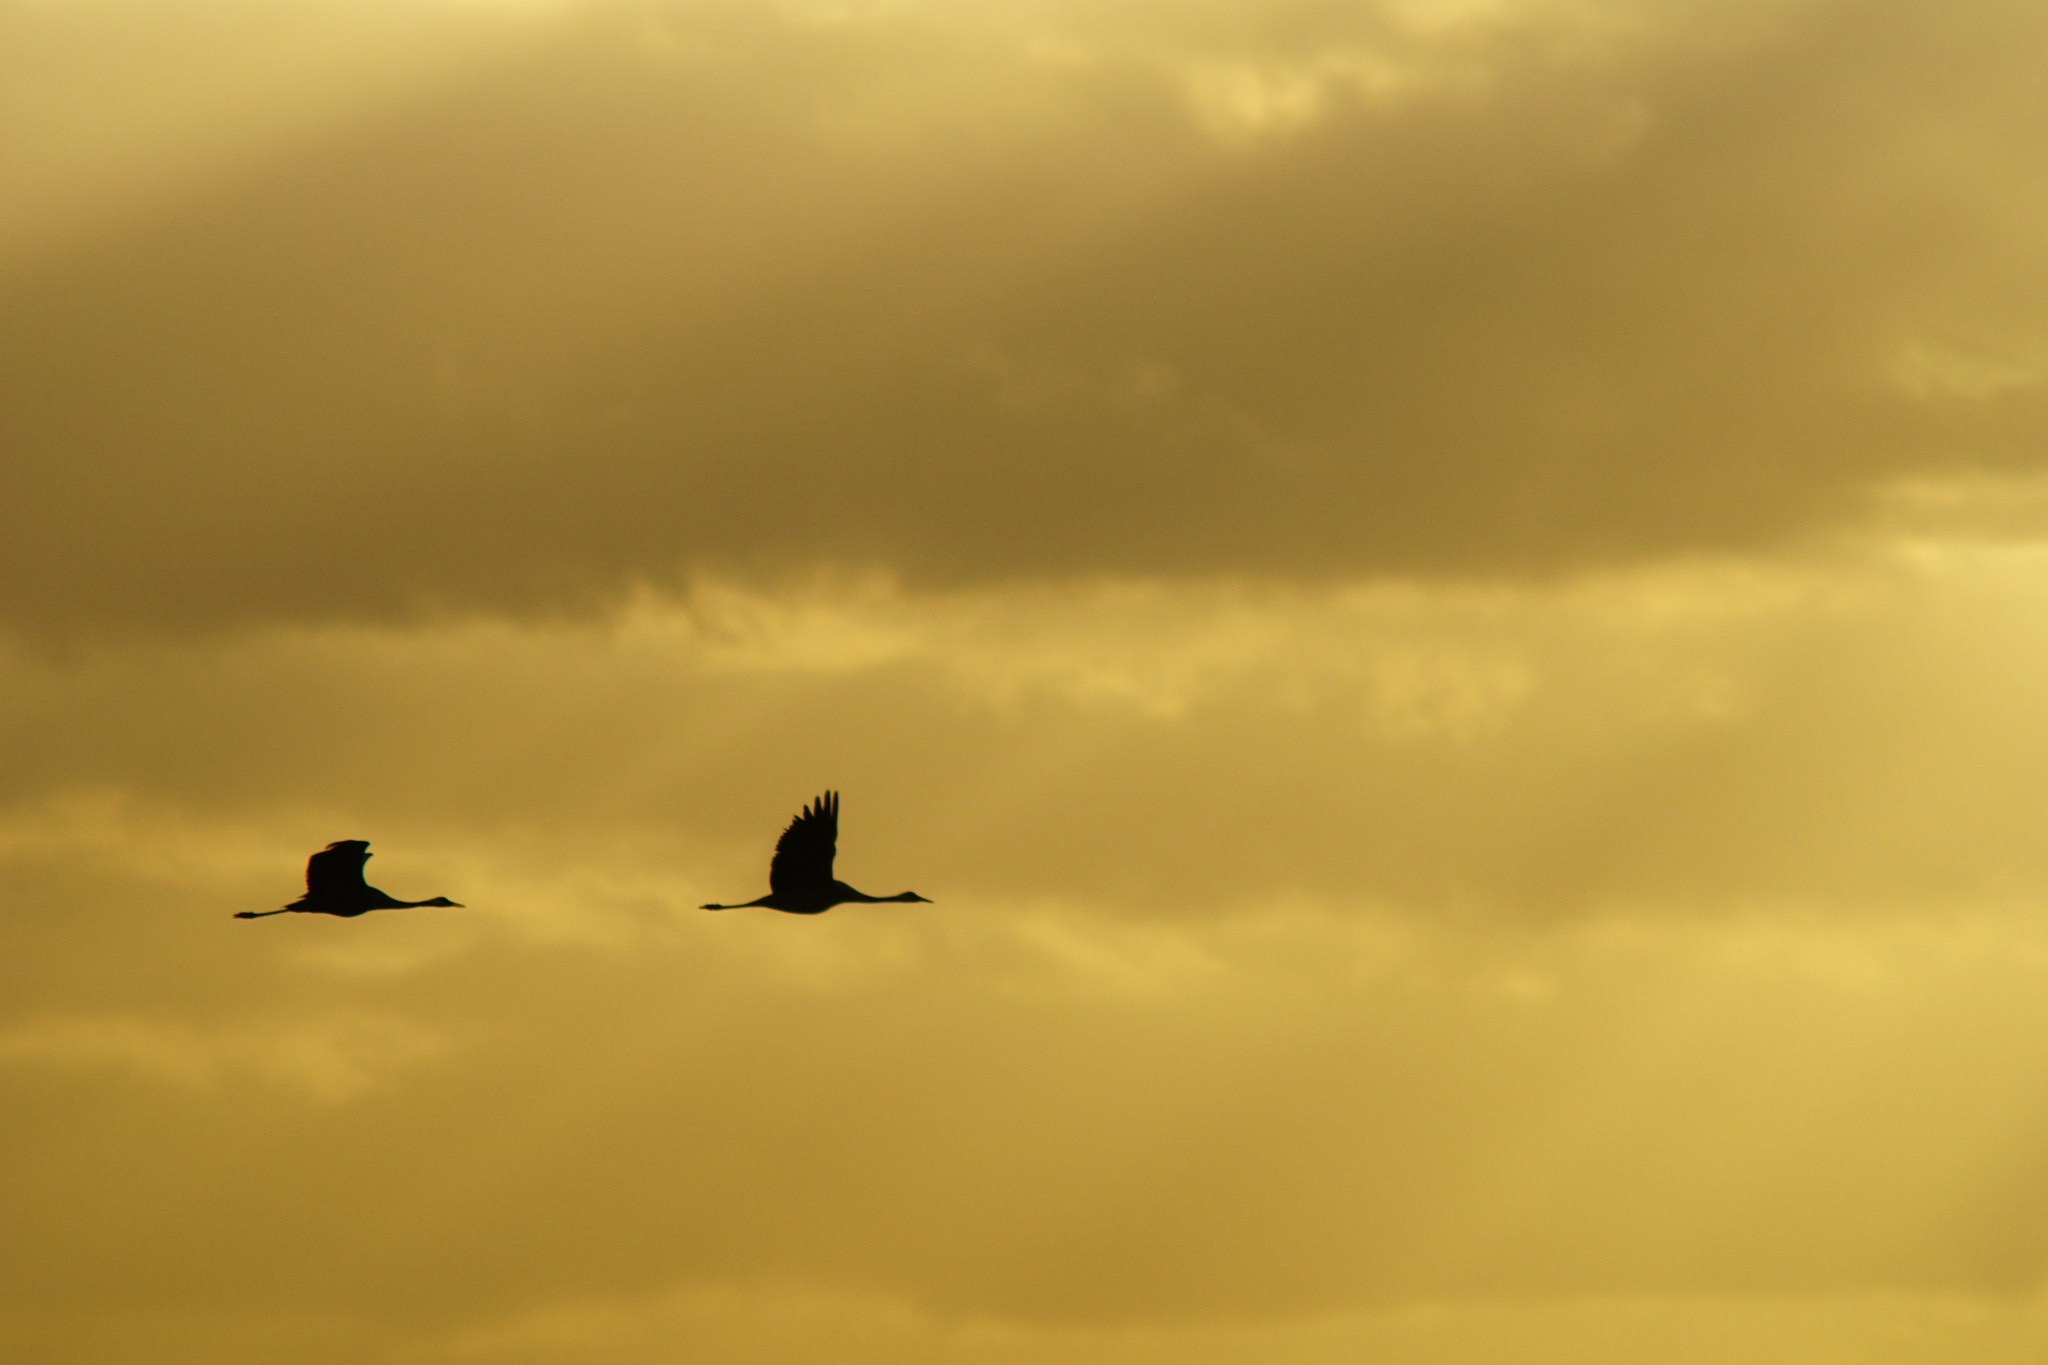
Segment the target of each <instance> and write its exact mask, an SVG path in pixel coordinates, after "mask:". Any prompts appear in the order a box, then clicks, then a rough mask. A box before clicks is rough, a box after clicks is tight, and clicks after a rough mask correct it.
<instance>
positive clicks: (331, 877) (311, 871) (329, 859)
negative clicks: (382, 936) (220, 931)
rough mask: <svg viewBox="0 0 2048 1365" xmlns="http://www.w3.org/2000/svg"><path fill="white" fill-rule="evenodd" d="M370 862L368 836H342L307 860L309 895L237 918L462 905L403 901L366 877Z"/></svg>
mask: <svg viewBox="0 0 2048 1365" xmlns="http://www.w3.org/2000/svg"><path fill="white" fill-rule="evenodd" d="M368 861H370V843H369V840H367V839H340V840H336V841H335V842H334V843H331V844H329V845H328V846H327V847H326V848H324V849H322V850H321V851H320V852H318V853H315V854H314V855H313V856H312V857H310V858H308V859H307V860H306V894H305V895H303V896H301V897H299V898H298V899H297V900H295V901H293V902H292V903H291V904H290V905H287V906H283V907H281V908H279V909H276V910H237V911H236V912H235V918H236V919H262V918H263V917H264V916H265V915H282V914H284V913H285V911H287V910H296V911H298V912H299V913H300V914H304V915H342V916H346V917H348V918H351V919H352V918H354V917H355V916H357V915H362V914H367V913H368V912H370V911H372V910H410V909H412V908H413V907H414V906H418V905H448V906H454V907H455V908H457V909H460V908H461V905H460V903H459V902H457V901H451V900H449V899H448V898H447V897H446V896H436V897H434V898H433V899H432V900H430V901H400V900H393V899H392V898H391V897H389V896H387V895H385V894H384V893H383V892H382V891H379V890H378V889H377V888H376V887H374V886H371V885H370V884H369V883H367V882H365V881H364V880H363V864H364V863H366V862H368Z"/></svg>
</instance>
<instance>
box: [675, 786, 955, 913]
mask: <svg viewBox="0 0 2048 1365" xmlns="http://www.w3.org/2000/svg"><path fill="white" fill-rule="evenodd" d="M838 848H839V793H838V792H826V793H825V794H824V795H823V796H821V797H819V798H818V799H817V800H815V801H813V802H811V804H810V805H808V806H805V807H804V808H803V811H802V813H800V814H799V815H798V816H797V817H796V818H795V819H793V820H791V821H790V822H789V828H788V829H786V830H784V831H782V837H781V838H780V839H777V840H776V841H775V857H774V859H773V860H772V861H771V862H770V863H769V864H768V894H767V895H765V896H763V897H761V899H759V900H753V901H748V902H747V903H746V904H745V905H707V906H705V907H703V908H704V909H706V910H745V909H747V908H748V907H750V906H755V905H760V906H765V907H767V908H768V909H770V910H782V911H785V912H787V913H789V914H792V915H822V914H824V913H825V912H826V911H827V910H830V909H831V908H832V907H833V906H835V905H846V904H848V903H850V902H859V903H861V904H864V905H880V904H882V903H883V902H885V901H917V902H920V903H921V904H924V905H930V904H931V902H930V901H929V900H926V899H925V898H924V897H923V896H920V895H918V894H917V893H916V892H915V891H905V892H904V893H903V894H901V895H899V896H870V895H869V894H868V893H867V892H865V891H856V890H854V889H853V888H852V887H850V886H848V885H847V884H846V883H845V882H842V881H839V880H837V879H836V878H834V877H833V875H832V856H833V854H834V853H836V852H837V851H838Z"/></svg>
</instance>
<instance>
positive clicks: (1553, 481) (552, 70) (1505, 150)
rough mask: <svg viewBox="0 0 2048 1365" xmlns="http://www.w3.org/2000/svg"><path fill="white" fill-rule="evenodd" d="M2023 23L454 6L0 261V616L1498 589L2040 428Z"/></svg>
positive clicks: (1549, 11)
mask: <svg viewBox="0 0 2048 1365" xmlns="http://www.w3.org/2000/svg"><path fill="white" fill-rule="evenodd" d="M99 13H100V11H99V10H98V9H94V10H93V11H92V12H91V15H90V16H89V15H87V14H86V12H85V11H78V13H77V17H76V18H75V20H74V19H67V18H66V17H65V16H69V15H71V14H72V11H71V10H70V9H68V8H67V9H64V10H61V11H51V12H50V15H51V16H55V17H49V16H46V17H45V18H44V19H43V20H42V21H41V22H44V23H46V24H49V25H55V26H58V27H60V28H61V27H62V25H63V24H64V23H66V22H76V23H79V24H86V23H88V22H90V23H92V24H99V23H100V20H99V19H98V18H96V17H92V16H97V15H98V14H99ZM323 13H324V11H323ZM334 22H336V23H340V22H342V21H340V20H335V21H334ZM447 22H449V23H450V24H456V25H457V27H458V28H459V24H457V21H456V20H453V19H450V20H448V21H447ZM473 22H474V23H475V24H477V25H479V26H481V27H480V32H481V29H482V28H488V29H489V30H490V33H497V32H498V31H499V30H498V29H497V28H493V27H491V25H495V24H497V22H498V21H497V20H496V19H491V20H488V21H486V19H485V18H483V17H481V13H480V14H479V16H478V17H476V18H474V20H473ZM2039 22H2040V21H2039V18H2038V16H2037V15H2036V13H2035V11H2034V10H2033V9H2032V8H2031V7H2027V6H2020V5H2013V4H2009V3H1993V2H1992V0H1981V2H1978V3H1968V4H1960V5H1949V6H1942V7H1939V8H1934V9H1927V8H1899V7H1873V6H1865V5H1851V4H1824V3H1793V2H1792V0H1787V2H1786V3H1777V4H1755V5H1743V6H1686V5H1678V6H1673V5H1650V4H1610V5H1577V4H1572V5H1566V4H1558V5H1526V6H1525V5H1508V6H1494V7H1471V6H1458V7H1449V8H1444V7H1418V6H1413V5H1398V6H1395V5H1389V6H1341V7H1340V6H1331V5H1325V4H1318V3H1311V2H1310V0H1300V3H1294V4H1289V5H1284V6H1272V5H1267V4H1259V5H1239V4H1234V3H1233V4H1226V3H1216V4H1209V5H1197V6H1157V5H1141V4H1135V3H1134V4H1127V5H1111V6H1090V7H1087V8H1085V9H1083V8H1079V7H1067V6H1056V5H1051V4H1017V5H994V6H976V7H973V8H971V9H967V10H962V9H960V8H958V7H954V6H921V5H913V6H888V7H881V8H876V9H860V8H854V9H847V8H846V7H838V8H836V9H835V8H832V7H826V8H824V9H819V8H816V7H785V8H780V9H778V8H772V7H765V6H748V5H710V6H687V7H681V6H661V5H649V6H605V5H598V6H592V7H587V8H583V9H578V10H575V11H571V12H568V13H566V14H562V15H557V17H556V18H555V19H552V20H550V21H549V23H548V25H545V26H542V27H538V28H533V27H529V28H525V29H522V30H521V37H520V39H519V41H518V43H515V44H513V45H511V46H510V47H507V46H505V45H503V44H499V45H497V46H493V45H492V44H493V42H495V41H496V40H495V39H492V40H491V41H486V40H485V39H486V38H487V37H488V36H489V35H487V34H486V35H484V36H480V37H478V38H477V40H476V45H475V48H474V51H475V52H478V53H485V54H486V56H487V59H486V57H477V58H476V59H475V60H468V61H467V64H466V65H461V66H460V70H461V71H462V73H463V74H461V76H460V77H459V78H456V77H454V76H449V77H447V78H445V79H442V80H440V81H439V82H438V83H428V84H426V85H423V86H418V85H416V86H413V87H410V88H412V89H415V90H416V91H417V92H418V93H415V94H414V95H412V96H410V97H407V98H404V99H399V100H390V101H385V102H384V103H382V104H380V105H379V106H378V107H377V109H376V110H375V111H374V112H373V113H372V112H365V113H361V114H357V115H352V116H351V117H350V118H347V119H342V120H340V121H338V122H337V121H329V122H327V123H324V124H322V125H321V128H322V129H323V131H321V132H319V133H318V134H317V135H314V134H312V133H308V134H306V135H304V136H301V137H300V138H299V139H298V140H296V141H295V142H293V143H292V144H291V145H290V146H288V147H283V146H281V147H277V148H275V149H274V150H272V151H271V152H270V153H268V154H267V155H265V156H264V157H262V158H261V159H259V160H255V161H250V160H248V159H246V158H244V159H243V160H241V161H238V162H237V163H236V164H237V165H238V166H239V167H240V169H238V170H236V171H234V172H233V173H232V174H222V175H210V176H208V177H206V178H202V179H196V180H193V181H191V182H190V183H182V182H181V183H179V184H176V185H172V186H168V187H161V188H159V189H157V190H155V191H152V193H151V194H150V196H148V197H147V203H148V210H147V212H142V211H136V212H132V213H130V214H129V215H128V216H127V217H126V218H124V219H123V220H122V221H121V223H120V224H119V225H118V226H110V227H107V228H105V229H104V230H100V231H96V232H93V233H90V234H87V233H83V232H80V233H78V234H76V235H75V236H74V237H73V238H72V239H71V240H69V241H68V242H67V243H66V246H65V248H64V249H63V250H56V251H46V252H43V253H41V254H39V255H38V256H37V257H36V258H35V260H34V261H33V263H32V265H28V266H20V267H18V268H15V269H13V270H11V271H9V272H7V273H6V274H5V276H4V278H0V300H4V306H0V318H4V322H0V354H4V355H5V356H6V357H8V363H7V364H6V365H5V366H4V367H0V386H4V387H0V409H4V410H5V411H6V412H7V413H8V414H9V416H8V419H7V421H8V424H9V431H8V435H7V441H8V445H9V449H10V452H11V462H12V465H13V469H14V484H13V496H11V497H10V498H9V499H8V504H7V508H6V509H5V511H4V512H0V517H4V518H6V520H5V521H4V522H0V531H4V534H0V572H4V573H5V574H6V576H7V578H8V581H9V582H10V583H11V584H12V585H13V588H12V591H10V593H9V594H8V597H7V603H6V607H5V611H6V615H7V620H8V622H9V623H10V624H11V625H12V626H13V627H14V628H16V629H29V630H34V631H41V632H51V631H56V632H61V631H65V630H70V629H74V628H77V627H80V626H82V625H87V624H90V623H94V622H97V623H100V624H103V625H141V624H154V625H156V626H158V627H162V628H170V629H183V628H188V627H194V626H200V625H207V624H213V625H219V624H224V623H232V622H236V621H247V620H256V619H263V620H279V619H293V620H331V619H355V620H366V619H393V618H396V617H403V616H409V615H415V614H417V613H420V612H423V611H431V610H434V609H438V608H454V609H460V610H478V609H480V610H486V611H497V612H514V613H527V612H533V611H548V610H560V609H565V608H566V609H572V610H586V609H589V608H591V607H592V606H593V605H596V604H611V603H616V602H617V601H619V600H621V598H622V597H623V596H625V595H627V594H628V593H629V592H630V590H631V588H632V586H633V585H634V584H637V583H641V582H649V581H651V582H658V583H667V584H676V583H680V582H684V581H687V578H688V576H690V575H692V574H700V573H706V572H709V573H712V574H714V575H722V576H727V577H730V576H735V575H739V576H750V577H753V578H755V579H756V581H768V580H774V579H776V578H777V577H778V576H780V575H784V574H788V573H791V572H795V573H797V574H798V575H802V574H804V573H807V572H809V571H810V569H812V568H814V567H816V566H821V565H824V566H838V567H839V568H841V569H845V570H853V571H864V570H868V569H882V570H886V571H890V572H894V573H897V574H900V575H903V576H906V577H907V579H908V580H909V581H911V582H914V583H919V584H925V585H935V586H945V585H964V584H971V583H986V582H991V581H1019V580H1025V579H1031V578H1037V577H1051V578H1062V579H1068V578H1075V577H1089V576H1094V575H1101V574H1112V575H1124V576H1131V575H1136V576H1148V575H1165V576H1182V575H1195V576H1201V575H1219V574H1238V573H1242V574H1251V575H1265V576H1280V577H1292V578H1307V579H1325V580H1327V579H1331V578H1337V579H1343V578H1349V577H1356V576H1360V575H1375V574H1397V575H1423V576H1440V575H1452V576H1462V577H1468V578H1469V577H1477V578H1484V579H1493V580H1508V581H1518V580H1522V579H1526V578H1527V577H1529V576H1531V575H1543V574H1549V573H1554V572H1556V571H1558V570H1560V569H1570V568H1573V567H1577V566H1584V565H1588V564H1615V563H1622V562H1627V561H1634V560H1640V559H1645V558H1649V559H1656V558H1662V557H1670V556H1674V555H1683V554H1687V553H1691V552H1695V551H1700V550H1714V549H1730V548H1741V547H1745V546H1753V545H1758V544H1762V543H1767V542H1771V541H1774V540H1779V539H1782V538H1784V537H1786V536H1791V535H1796V534H1798V533H1800V532H1802V531H1805V530H1809V529H1811V528H1813V527H1815V526H1820V525H1827V524H1831V523H1834V522H1837V521H1840V520H1842V519H1844V518H1849V517H1852V516H1854V515H1855V514H1857V512H1858V510H1859V508H1860V507H1861V505H1862V504H1861V502H1860V501H1859V500H1860V499H1861V497H1862V496H1863V494H1864V493H1865V492H1866V491H1867V490H1868V489H1869V488H1871V487H1872V486H1873V485H1875V484H1876V483H1879V482H1882V481H1884V480H1887V479H1892V478H1896V477H1899V476H1904V475H1909V474H1910V475H1928V474H1939V473H1941V472H1943V471H1945V470H1955V469H1977V468H2000V469H2024V468H2030V467H2031V466H2032V463H2033V462H2034V460H2035V459H2036V456H2035V454H2034V453H2033V452H2035V451H2037V450H2038V449H2039V448H2040V443H2039V441H2038V440H2037V439H2036V437H2037V436H2038V434H2039V428H2040V424H2041V418H2042V413H2043V409H2042V407H2041V403H2042V395H2041V392H2040V390H2039V388H2038V386H2034V385H2032V384H2031V383H2019V382H2016V381H2014V380H2013V379H2012V378H2011V376H2013V375H2020V374H2022V373H2024V374H2027V375H2030V374H2031V373H2032V371H2031V370H2030V369H2026V368H2025V367H2026V366H2028V365H2031V364H2032V361H2031V360H2030V359H2028V357H2032V356H2035V355H2037V354H2038V353H2039V351H2040V349H2041V346H2042V338H2043V336H2044V333H2048V319H2044V318H2042V317H2041V316H2040V315H2039V313H2038V310H2035V309H2033V308H2032V306H2031V304H2029V302H2028V300H2030V299H2032V298H2035V297H2037V296H2038V294H2039V291H2038V290H2032V289H2029V288H2028V287H2027V286H2026V281H2028V280H2031V279H2033V278H2035V276H2036V275H2037V274H2038V271H2039V265H2038V262H2037V261H2036V259H2035V253H2033V252H2032V249H2031V243H2033V242H2034V241H2035V240H2037V239H2038V237H2039V231H2038V228H2039V223H2038V204H2039V203H2040V202H2048V201H2043V200H2042V199H2041V197H2040V196H2039V195H2038V194H2035V193H2033V192H2032V190H2031V189H2029V188H2028V187H2030V186H2034V185H2035V184H2036V183H2037V181H2038V175H2039V173H2038V167H2039V166H2040V165H2042V164H2043V161H2042V157H2041V155H2040V152H2041V148H2040V147H2039V146H2038V145H2037V142H2036V139H2035V137H2034V133H2033V132H2032V131H2031V130H2034V129H2037V128H2038V127H2040V126H2044V125H2043V124H2042V122H2041V121H2040V120H2038V119H2032V118H2030V117H2028V116H2027V114H2026V112H2025V111H2026V110H2028V109H2031V108H2033V107H2034V105H2035V104H2036V103H2037V102H2038V100H2039V98H2040V96H2039V94H2038V82H2037V81H2035V80H2034V79H2033V74H2034V73H2033V72H2032V69H2031V68H2030V67H2029V66H2027V65H2026V63H2025V62H2024V61H2022V60H2021V58H2020V57H2019V56H2018V54H2020V53H2023V52H2025V51H2027V50H2028V44H2027V42H2026V41H2025V34H2026V33H2028V32H2030V31H2031V29H2032V27H2033V26H2037V25H2038V23H2039ZM94 31H99V30H98V29H97V28H96V29H95V30H94ZM223 31H224V32H225V31H226V30H225V29H224V30H223ZM220 41H222V42H226V41H227V39H226V38H222V39H220ZM251 41H254V42H256V43H257V46H258V47H259V48H261V46H262V44H263V43H264V42H272V41H281V40H273V39H270V38H259V39H252V40H251ZM450 41H451V42H454V41H455V40H454V39H450ZM372 46H373V47H374V44H372ZM456 46H458V47H460V43H459V42H458V43H457V44H456ZM465 50H467V49H465ZM1205 73H1207V74H1205ZM1389 73H1390V74H1389ZM1204 91H1208V92H1210V93H1207V94H1205V93H1203V92H1204ZM1218 91H1220V92H1221V93H1220V94H1219V93H1216V92H1218ZM1390 92H1392V93H1390ZM1218 109H1223V110H1226V111H1228V110H1235V111H1237V112H1236V113H1234V114H1231V115H1230V117H1232V118H1235V119H1237V120H1238V124H1239V125H1242V126H1241V127H1240V128H1239V131H1238V132H1229V131H1228V130H1227V129H1226V130H1224V131H1223V132H1219V131H1218V124H1217V119H1218V118H1219V117H1221V115H1219V114H1218V113H1217V110H1218ZM207 126H213V125H211V124H209V125H207ZM1240 134H1243V135H1240ZM38 154H40V153H38ZM1902 355H1903V356H1905V357H1906V359H1905V360H1904V361H1902V360H1901V359H1900V357H1901V356H1902ZM2007 357H2019V359H2018V360H2008V359H2005V358H2007ZM1902 365H1903V366H1904V367H1905V368H1904V369H1903V370H1902V369H1901V368H1900V367H1901V366H1902ZM2015 366H2018V367H2020V368H2017V369H2016V368H2014V367H2015Z"/></svg>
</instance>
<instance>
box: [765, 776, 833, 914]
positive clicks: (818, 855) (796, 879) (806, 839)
mask: <svg viewBox="0 0 2048 1365" xmlns="http://www.w3.org/2000/svg"><path fill="white" fill-rule="evenodd" d="M838 847H839V793H838V792H826V793H825V794H824V795H823V796H821V797H819V798H818V799H817V800H815V801H813V802H811V804H810V805H808V806H805V807H804V808H803V812H802V814H800V815H798V816H797V817H796V818H795V819H794V820H791V821H790V822H789V828H788V829H786V830H784V831H782V837H781V838H780V839H777V840H776V841H775V857H774V860H773V861H771V862H770V863H769V864H768V890H769V891H770V892H771V893H773V894H775V895H791V894H795V893H799V892H802V891H805V890H807V889H810V888H813V887H822V886H825V885H826V884H828V883H829V882H831V880H832V857H833V854H834V853H836V852H837V851H838Z"/></svg>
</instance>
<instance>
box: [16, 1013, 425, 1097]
mask: <svg viewBox="0 0 2048 1365" xmlns="http://www.w3.org/2000/svg"><path fill="white" fill-rule="evenodd" d="M449 1047H450V1043H449V1040H447V1039H445V1038H442V1037H440V1036H438V1035H437V1034H435V1033H433V1032H431V1031H429V1030H425V1029H421V1028H419V1027H418V1026H416V1025H412V1024H408V1023H406V1022H405V1021H403V1020H400V1019H392V1018H380V1017H377V1016H372V1015H344V1016H337V1017H332V1018H326V1019H313V1020H285V1021H279V1022H274V1023H271V1024H267V1025H265V1024H247V1025H240V1026H215V1027H199V1026H195V1025H192V1024H188V1023H184V1022H182V1021H177V1020H153V1019H144V1018H130V1017H119V1016H116V1017H100V1018H43V1019H32V1020H30V1021H28V1022H26V1023H21V1024H17V1025H14V1026H12V1027H8V1028H4V1029H0V1064H16V1065H20V1064H27V1063H41V1064H46V1065H50V1066H56V1067H62V1068H67V1069H70V1068H78V1069H94V1068H102V1067H111V1068H115V1069H118V1070H124V1071H128V1072H130V1073H131V1074H133V1075H136V1076H139V1077H141V1078H142V1079H145V1080H150V1081H156V1082H160V1083H163V1084H167V1085H174V1086H181V1087H185V1088H189V1089H194V1090H211V1089H213V1088H215V1087H217V1086H218V1085H220V1084H221V1083H222V1081H223V1080H224V1079H226V1078H229V1077H240V1076H249V1077H254V1078H255V1079H258V1080H262V1081H267V1082H269V1083H272V1084H275V1085H279V1086H283V1087H285V1088H287V1089H291V1090H296V1091H298V1092H299V1093H301V1094H303V1095H304V1096H305V1097H306V1098H308V1099H311V1100H314V1101H316V1102H318V1103H322V1104H340V1103H343V1102H345V1101H348V1100H352V1099H356V1098H358V1097H359V1096H361V1095H363V1094H364V1093H366V1092H367V1091H368V1090H370V1089H371V1087H373V1086H374V1085H376V1084H377V1082H378V1079H379V1078H380V1075H381V1074H382V1073H386V1072H389V1071H392V1070H396V1069H401V1068H405V1067H409V1066H417V1065H419V1064H420V1063H422V1062H426V1061H430V1060H432V1059H434V1058H436V1057H438V1056H440V1055H441V1054H443V1053H445V1052H446V1051H447V1050H448V1049H449Z"/></svg>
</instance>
